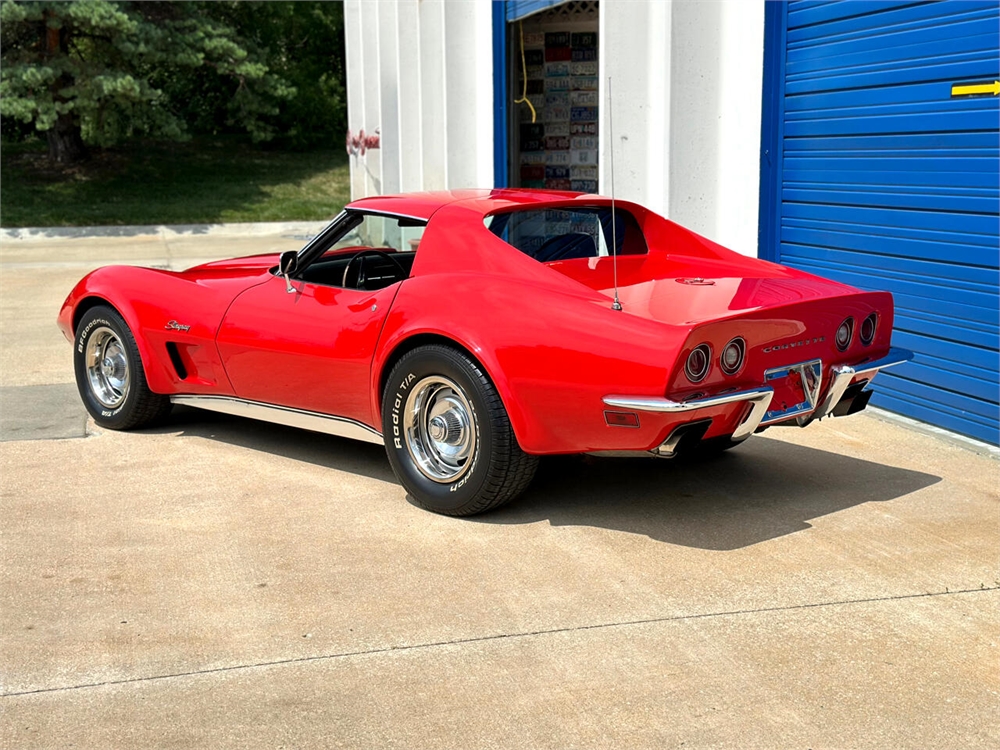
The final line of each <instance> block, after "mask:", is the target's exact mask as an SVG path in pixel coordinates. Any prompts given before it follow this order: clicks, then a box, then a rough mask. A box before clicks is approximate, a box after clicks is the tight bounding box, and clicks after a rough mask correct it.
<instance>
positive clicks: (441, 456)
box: [403, 375, 479, 484]
mask: <svg viewBox="0 0 1000 750" xmlns="http://www.w3.org/2000/svg"><path fill="white" fill-rule="evenodd" d="M403 417H404V425H403V429H404V435H405V441H404V442H405V443H406V450H407V452H408V453H409V455H410V458H411V459H412V461H413V465H414V466H415V467H416V468H417V470H418V471H419V472H420V473H421V474H423V475H424V476H425V477H426V478H427V479H430V480H431V481H433V482H437V483H438V484H451V483H452V482H456V481H458V480H459V479H461V478H462V477H463V476H464V475H465V474H466V473H467V472H468V471H469V470H470V469H471V468H472V466H473V464H474V463H475V457H476V452H477V450H478V448H479V430H478V425H477V423H476V418H475V411H474V410H473V408H472V405H471V404H470V403H469V399H468V397H467V396H466V395H465V392H464V391H463V390H462V388H461V387H460V386H459V385H458V384H457V383H455V382H454V381H453V380H451V379H449V378H446V377H444V376H442V375H432V376H429V377H426V378H423V379H422V380H420V381H419V382H418V383H416V384H415V385H414V387H413V388H412V389H411V390H410V392H409V394H408V395H407V398H406V405H405V407H404V410H403ZM432 422H434V425H433V426H432ZM442 422H445V423H447V424H449V426H450V429H449V430H448V431H447V433H446V434H444V435H442V434H441V433H442V431H441V428H440V425H441V424H442ZM432 432H433V433H434V434H435V435H437V436H439V437H438V438H437V439H436V438H435V437H432Z"/></svg>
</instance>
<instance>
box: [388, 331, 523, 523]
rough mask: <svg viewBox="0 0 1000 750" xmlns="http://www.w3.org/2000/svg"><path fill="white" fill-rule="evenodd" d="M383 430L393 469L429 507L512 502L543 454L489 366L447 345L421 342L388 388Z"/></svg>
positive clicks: (466, 512) (458, 508) (454, 512)
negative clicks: (528, 442) (513, 419)
mask: <svg viewBox="0 0 1000 750" xmlns="http://www.w3.org/2000/svg"><path fill="white" fill-rule="evenodd" d="M382 435H383V437H384V439H385V449H386V453H387V454H388V456H389V463H390V464H391V465H392V470H393V471H394V472H395V474H396V476H397V477H398V478H399V481H400V483H402V485H403V487H404V488H405V489H406V491H407V492H408V493H409V495H410V497H411V498H412V500H413V502H414V503H416V504H417V505H419V506H420V507H422V508H426V509H427V510H430V511H433V512H435V513H443V514H445V515H449V516H470V515H473V514H475V513H482V512H484V511H487V510H491V509H493V508H496V507H499V506H500V505H503V504H504V503H506V502H508V501H510V500H513V499H514V498H515V497H517V496H518V495H519V494H521V492H523V491H524V489H525V488H526V487H527V486H528V483H529V482H530V481H531V479H532V477H533V476H534V474H535V469H536V467H537V466H538V457H537V456H532V455H529V454H527V453H525V452H524V451H522V450H521V446H520V445H518V442H517V437H516V436H515V435H514V430H513V428H512V427H511V424H510V419H509V417H508V416H507V410H506V409H505V408H504V405H503V401H502V400H501V399H500V395H499V394H498V393H497V389H496V387H495V386H494V385H493V382H492V381H491V380H490V379H489V377H488V376H487V375H486V373H485V372H484V371H483V368H482V366H481V365H480V364H479V363H478V362H476V361H475V360H473V359H472V358H471V357H470V356H469V355H467V354H466V353H465V352H462V351H459V350H458V349H453V348H452V347H450V346H446V345H443V344H430V345H426V346H420V347H417V348H415V349H413V350H411V351H409V352H407V353H406V354H404V355H403V356H402V357H401V358H400V359H399V361H398V362H396V364H395V366H393V367H392V369H391V371H390V373H389V376H388V378H387V379H386V381H385V386H384V390H383V392H382Z"/></svg>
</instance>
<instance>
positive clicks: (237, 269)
mask: <svg viewBox="0 0 1000 750" xmlns="http://www.w3.org/2000/svg"><path fill="white" fill-rule="evenodd" d="M278 258H279V254H278V253H264V254H262V255H249V256H247V257H245V258H228V259H226V260H216V261H213V262H211V263H202V264H201V265H199V266H193V267H192V268H189V269H187V270H186V271H181V272H180V273H179V274H178V275H180V276H183V277H185V278H188V279H191V280H192V281H197V280H199V279H205V280H208V279H219V278H234V277H237V276H247V277H249V276H259V275H260V274H261V273H263V272H264V271H267V270H268V269H270V268H273V267H274V266H276V265H278Z"/></svg>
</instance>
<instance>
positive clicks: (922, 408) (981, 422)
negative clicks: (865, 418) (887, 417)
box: [871, 375, 1000, 445]
mask: <svg viewBox="0 0 1000 750" xmlns="http://www.w3.org/2000/svg"><path fill="white" fill-rule="evenodd" d="M879 377H880V378H881V377H883V376H881V375H880V376H879ZM881 385H882V384H880V383H879V381H877V380H876V381H875V384H874V385H873V386H872V389H873V390H874V391H875V395H874V396H872V400H871V404H872V406H877V407H879V408H881V409H886V410H888V411H893V412H896V413H897V414H905V415H906V416H909V417H913V418H914V419H919V420H921V421H924V422H929V423H930V424H934V425H938V426H939V427H943V428H944V429H946V430H951V431H953V432H959V433H962V434H963V435H968V436H970V437H974V438H976V439H977V440H982V441H984V442H987V443H992V444H993V445H996V444H997V443H1000V430H998V429H997V426H996V423H995V422H991V421H990V420H989V419H985V418H983V417H980V416H978V415H976V414H969V413H968V412H963V411H961V410H956V409H952V408H950V407H947V406H942V405H940V404H938V403H935V402H934V401H925V400H923V399H920V398H914V397H912V396H909V395H908V394H902V393H899V392H898V391H896V390H889V389H888V388H886V389H880V386H881ZM890 387H891V386H890Z"/></svg>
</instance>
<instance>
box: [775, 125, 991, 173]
mask: <svg viewBox="0 0 1000 750" xmlns="http://www.w3.org/2000/svg"><path fill="white" fill-rule="evenodd" d="M998 124H1000V123H998ZM785 164H786V167H787V169H788V171H789V172H791V173H796V172H803V171H810V172H814V173H815V172H817V171H823V172H851V173H857V172H875V173H876V174H884V173H885V172H916V173H931V174H935V173H939V172H960V173H964V172H985V173H986V174H987V175H989V176H990V177H993V176H994V175H995V173H996V164H995V162H994V161H993V160H992V159H983V158H977V157H974V156H957V157H952V158H949V159H942V158H938V157H932V156H923V157H922V158H920V159H914V158H913V157H912V156H903V155H900V156H891V157H879V156H871V155H870V154H865V155H864V156H847V155H844V156H839V157H835V158H828V157H822V156H798V155H795V156H793V157H790V158H789V159H788V160H787V161H786V162H785Z"/></svg>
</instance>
